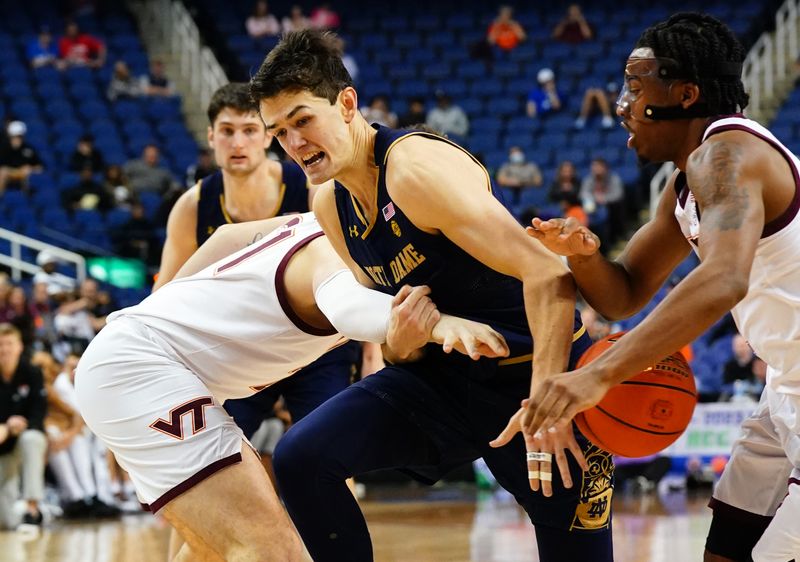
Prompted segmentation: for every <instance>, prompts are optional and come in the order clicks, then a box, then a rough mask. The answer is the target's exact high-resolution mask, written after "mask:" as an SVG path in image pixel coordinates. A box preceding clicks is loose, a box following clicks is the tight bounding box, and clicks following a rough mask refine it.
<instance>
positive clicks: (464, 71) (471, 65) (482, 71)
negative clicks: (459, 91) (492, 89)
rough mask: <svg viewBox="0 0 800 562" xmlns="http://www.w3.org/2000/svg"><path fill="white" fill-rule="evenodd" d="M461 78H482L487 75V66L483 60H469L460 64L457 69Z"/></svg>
mask: <svg viewBox="0 0 800 562" xmlns="http://www.w3.org/2000/svg"><path fill="white" fill-rule="evenodd" d="M456 74H457V75H458V77H459V78H472V79H475V80H480V79H483V78H485V77H486V75H487V72H486V66H485V65H484V64H483V63H482V62H475V61H468V62H464V63H463V64H461V65H459V67H458V68H457V70H456Z"/></svg>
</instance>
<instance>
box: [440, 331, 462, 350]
mask: <svg viewBox="0 0 800 562" xmlns="http://www.w3.org/2000/svg"><path fill="white" fill-rule="evenodd" d="M457 342H458V337H456V335H455V334H454V333H453V332H447V333H446V334H445V336H444V342H443V343H442V351H444V352H445V353H450V352H451V351H453V348H456V344H457Z"/></svg>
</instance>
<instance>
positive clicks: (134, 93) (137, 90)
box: [106, 60, 142, 101]
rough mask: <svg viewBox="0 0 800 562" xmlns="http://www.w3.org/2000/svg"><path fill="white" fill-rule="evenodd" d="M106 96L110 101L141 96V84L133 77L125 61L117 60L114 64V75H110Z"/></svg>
mask: <svg viewBox="0 0 800 562" xmlns="http://www.w3.org/2000/svg"><path fill="white" fill-rule="evenodd" d="M106 95H107V96H108V99H110V100H111V101H116V100H118V99H120V98H137V97H139V96H141V95H142V83H141V81H139V80H136V79H135V78H134V77H133V75H132V74H131V70H130V68H128V65H127V64H126V63H125V61H121V60H118V61H117V62H115V63H114V73H113V74H112V75H111V82H110V83H109V84H108V91H107V93H106Z"/></svg>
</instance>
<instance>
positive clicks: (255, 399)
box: [224, 341, 361, 439]
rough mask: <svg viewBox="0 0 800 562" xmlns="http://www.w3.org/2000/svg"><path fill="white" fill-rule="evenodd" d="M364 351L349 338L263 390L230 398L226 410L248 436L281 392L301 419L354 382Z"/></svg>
mask: <svg viewBox="0 0 800 562" xmlns="http://www.w3.org/2000/svg"><path fill="white" fill-rule="evenodd" d="M360 353H361V344H359V343H358V342H352V341H351V342H348V343H346V344H344V345H341V346H339V347H337V348H336V349H333V350H331V351H329V352H328V353H326V354H325V355H323V356H322V357H320V358H319V359H317V360H316V361H314V362H313V363H311V364H310V365H308V366H307V367H304V368H303V369H300V370H299V371H297V372H296V373H295V374H293V375H292V376H291V377H289V378H287V379H284V380H282V381H280V382H277V383H275V384H273V385H272V386H270V387H268V388H265V389H264V390H262V391H261V392H258V393H256V394H254V395H252V396H248V397H247V398H239V399H237V400H227V401H226V402H225V404H224V407H225V410H226V411H227V412H228V413H229V414H230V415H231V417H232V418H233V419H234V421H235V422H236V425H238V426H239V427H240V428H241V429H242V431H243V432H244V434H245V436H246V437H247V438H248V439H249V438H250V437H252V436H253V433H255V432H256V430H257V429H258V427H259V426H260V425H261V422H262V421H263V420H264V419H265V418H267V417H269V415H270V414H271V413H272V410H273V408H274V407H275V402H277V401H278V398H279V397H281V396H283V399H284V401H285V402H286V409H287V410H289V413H290V414H291V415H292V421H293V422H297V421H299V420H301V419H303V418H304V417H305V416H307V415H308V414H309V413H310V412H311V411H312V410H314V409H315V408H316V407H317V406H319V405H320V404H322V403H323V402H325V400H327V399H328V398H330V397H331V396H333V395H335V394H338V393H339V392H341V391H342V390H344V389H345V388H347V387H348V386H350V384H351V383H352V382H353V380H354V376H355V374H356V365H357V363H358V360H359V356H360Z"/></svg>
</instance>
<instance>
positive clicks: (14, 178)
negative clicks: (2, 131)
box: [0, 121, 43, 195]
mask: <svg viewBox="0 0 800 562" xmlns="http://www.w3.org/2000/svg"><path fill="white" fill-rule="evenodd" d="M27 131H28V127H27V126H26V125H25V123H23V122H22V121H11V122H10V123H9V124H8V127H7V128H6V132H7V133H8V145H7V146H5V147H4V148H3V149H2V151H0V195H2V193H3V191H4V190H5V189H6V188H9V187H14V188H17V189H22V190H23V191H27V189H28V179H29V178H30V176H31V174H35V173H39V172H41V171H42V169H43V167H42V160H41V158H39V153H38V152H36V149H35V148H33V147H32V146H31V145H30V144H28V143H27V142H25V133H26V132H27Z"/></svg>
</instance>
